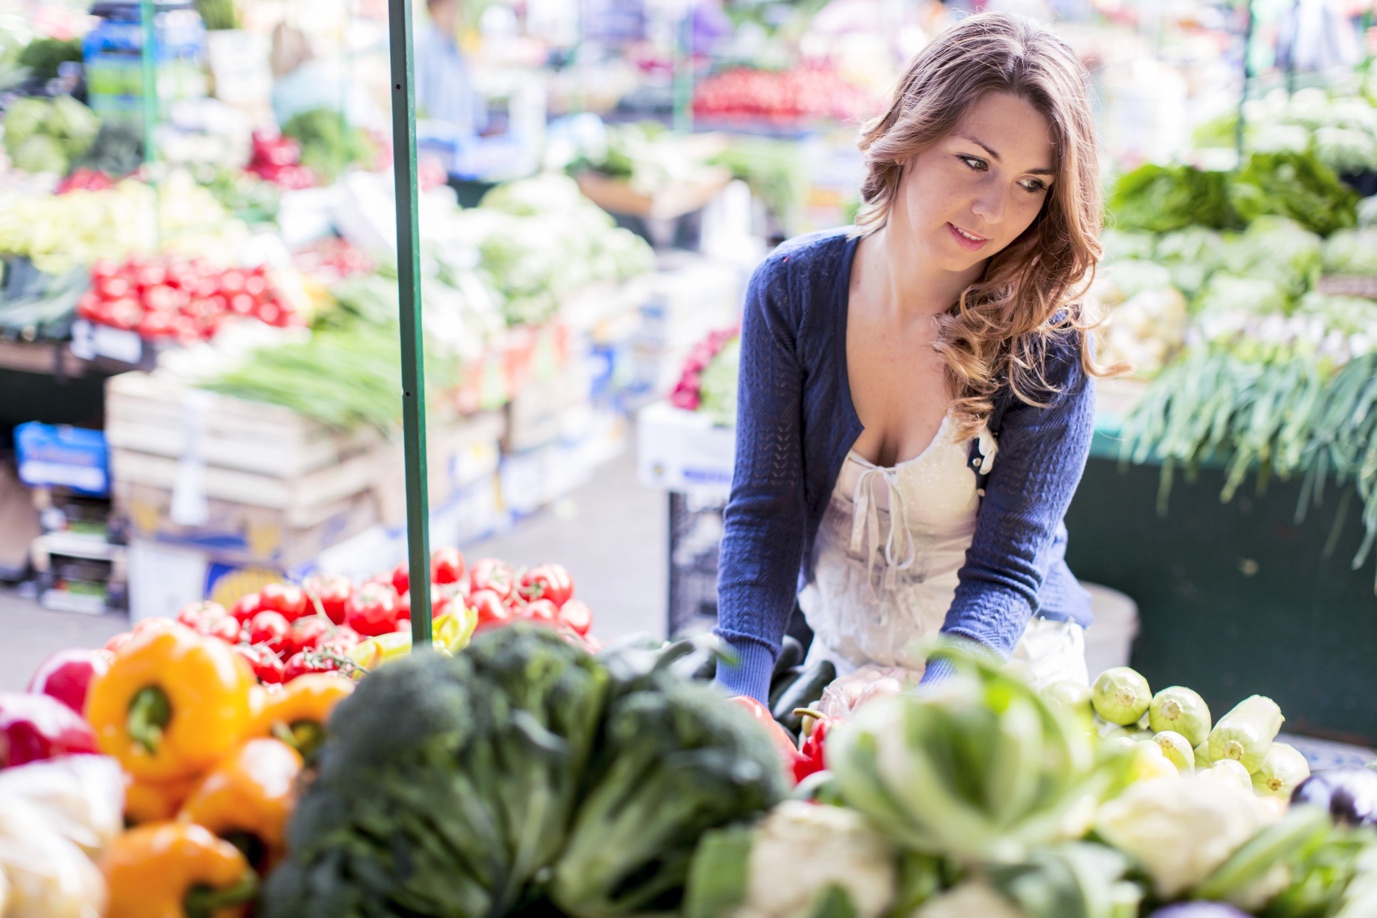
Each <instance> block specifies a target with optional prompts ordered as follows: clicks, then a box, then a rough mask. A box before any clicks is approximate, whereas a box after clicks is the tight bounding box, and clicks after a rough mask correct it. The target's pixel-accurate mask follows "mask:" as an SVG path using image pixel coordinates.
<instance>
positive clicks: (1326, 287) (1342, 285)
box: [1317, 274, 1377, 300]
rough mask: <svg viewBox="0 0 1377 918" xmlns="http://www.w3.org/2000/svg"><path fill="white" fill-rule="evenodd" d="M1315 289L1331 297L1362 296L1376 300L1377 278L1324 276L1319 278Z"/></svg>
mask: <svg viewBox="0 0 1377 918" xmlns="http://www.w3.org/2000/svg"><path fill="white" fill-rule="evenodd" d="M1317 289H1318V290H1319V291H1320V293H1327V294H1330V295H1331V296H1363V297H1367V298H1368V299H1370V300H1377V277H1361V276H1348V275H1339V274H1326V275H1325V276H1324V277H1321V278H1320V282H1319V284H1318V285H1317Z"/></svg>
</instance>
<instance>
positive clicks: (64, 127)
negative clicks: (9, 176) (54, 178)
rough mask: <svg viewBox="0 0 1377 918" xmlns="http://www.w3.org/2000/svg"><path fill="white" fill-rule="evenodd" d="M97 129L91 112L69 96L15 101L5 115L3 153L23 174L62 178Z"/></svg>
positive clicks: (89, 142)
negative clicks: (35, 173) (29, 173)
mask: <svg viewBox="0 0 1377 918" xmlns="http://www.w3.org/2000/svg"><path fill="white" fill-rule="evenodd" d="M99 129H100V121H99V120H98V119H97V118H96V115H95V113H94V112H92V111H91V110H90V109H89V108H87V107H86V106H85V105H82V104H81V103H80V102H78V101H77V100H76V99H73V98H72V97H71V96H58V97H56V98H55V99H52V100H48V99H28V98H21V99H16V100H15V102H14V104H13V105H11V106H10V107H9V109H8V110H7V111H6V112H5V150H6V151H7V152H8V153H9V157H10V161H11V162H12V163H13V164H14V166H15V167H16V168H18V169H23V170H24V171H25V172H53V173H56V174H58V175H66V174H67V171H68V170H69V169H70V168H71V167H72V163H73V162H74V161H75V160H76V159H77V158H78V157H80V156H81V155H82V154H83V153H85V152H86V150H87V148H89V147H90V146H91V142H92V141H93V140H95V138H96V132H97V131H98V130H99Z"/></svg>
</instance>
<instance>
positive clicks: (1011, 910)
mask: <svg viewBox="0 0 1377 918" xmlns="http://www.w3.org/2000/svg"><path fill="white" fill-rule="evenodd" d="M976 916H979V918H1027V915H1026V913H1025V912H1024V911H1023V909H1021V908H1019V907H1018V906H1017V905H1014V904H1013V903H1012V902H1010V901H1009V900H1008V899H1006V898H1004V897H1003V896H1001V895H1000V894H999V893H997V892H995V890H994V887H992V886H990V885H989V884H988V883H986V882H984V881H982V880H967V881H966V882H964V883H962V884H961V885H959V886H954V887H952V888H951V889H950V890H948V891H947V892H945V893H943V894H942V895H940V896H938V897H937V898H935V899H932V900H930V901H928V902H926V903H924V905H923V906H922V908H920V909H918V910H917V911H916V912H914V913H913V914H912V915H910V916H909V918H976Z"/></svg>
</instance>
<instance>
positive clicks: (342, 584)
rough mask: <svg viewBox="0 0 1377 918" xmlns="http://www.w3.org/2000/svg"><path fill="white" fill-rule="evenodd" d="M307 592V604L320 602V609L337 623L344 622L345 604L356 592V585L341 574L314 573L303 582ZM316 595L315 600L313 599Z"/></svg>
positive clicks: (304, 590) (303, 590)
mask: <svg viewBox="0 0 1377 918" xmlns="http://www.w3.org/2000/svg"><path fill="white" fill-rule="evenodd" d="M301 588H302V592H304V593H305V594H306V598H307V604H308V605H309V606H311V607H314V606H315V602H319V603H320V611H322V612H324V613H325V615H326V617H328V618H329V619H330V621H332V622H334V623H335V624H336V625H342V624H344V605H345V603H347V602H349V597H350V596H352V595H353V593H354V585H353V584H352V583H350V582H349V578H348V577H343V576H341V575H339V574H312V575H311V576H309V577H307V578H306V579H305V580H304V581H302V584H301ZM312 597H314V600H315V601H314V602H313V601H311V600H312Z"/></svg>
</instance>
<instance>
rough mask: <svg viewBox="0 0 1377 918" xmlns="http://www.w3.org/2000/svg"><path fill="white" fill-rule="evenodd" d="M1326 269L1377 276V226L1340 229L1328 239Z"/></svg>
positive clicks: (1334, 272) (1329, 271)
mask: <svg viewBox="0 0 1377 918" xmlns="http://www.w3.org/2000/svg"><path fill="white" fill-rule="evenodd" d="M1324 270H1325V272H1326V273H1328V274H1358V275H1366V276H1369V277H1377V228H1372V227H1364V228H1363V229H1352V230H1349V229H1345V230H1339V231H1338V232H1337V233H1335V234H1334V235H1332V236H1330V237H1329V238H1328V239H1326V240H1325V242H1324Z"/></svg>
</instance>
